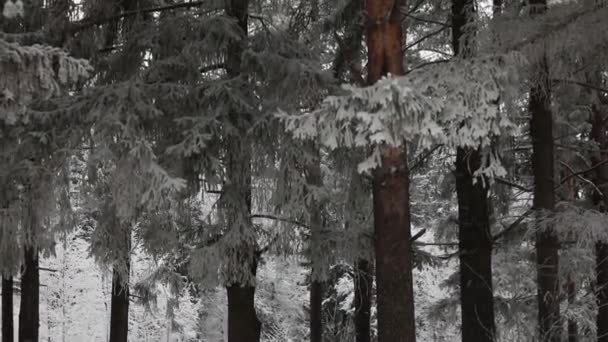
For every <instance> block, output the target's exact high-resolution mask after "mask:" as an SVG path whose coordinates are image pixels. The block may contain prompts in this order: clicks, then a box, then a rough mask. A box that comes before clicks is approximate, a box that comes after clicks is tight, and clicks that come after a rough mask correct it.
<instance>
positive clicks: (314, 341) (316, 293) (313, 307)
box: [310, 280, 323, 342]
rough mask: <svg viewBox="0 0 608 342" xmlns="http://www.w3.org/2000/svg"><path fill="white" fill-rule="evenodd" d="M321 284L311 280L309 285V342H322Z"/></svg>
mask: <svg viewBox="0 0 608 342" xmlns="http://www.w3.org/2000/svg"><path fill="white" fill-rule="evenodd" d="M322 304H323V283H322V282H321V281H318V280H313V281H312V283H311V284H310V341H311V342H322V341H323V307H322Z"/></svg>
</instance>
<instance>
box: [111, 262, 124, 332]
mask: <svg viewBox="0 0 608 342" xmlns="http://www.w3.org/2000/svg"><path fill="white" fill-rule="evenodd" d="M128 269H129V267H128V266H127V274H126V276H125V277H126V279H123V276H124V275H121V272H119V271H117V270H116V269H115V270H114V271H113V272H112V302H111V304H110V306H111V309H110V310H111V313H110V341H112V342H127V340H128V336H129V274H128Z"/></svg>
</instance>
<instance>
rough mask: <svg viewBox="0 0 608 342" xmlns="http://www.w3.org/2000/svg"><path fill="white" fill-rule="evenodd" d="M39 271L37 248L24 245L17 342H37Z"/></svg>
mask: <svg viewBox="0 0 608 342" xmlns="http://www.w3.org/2000/svg"><path fill="white" fill-rule="evenodd" d="M39 305H40V273H39V266H38V249H37V248H36V247H35V246H26V247H25V251H24V259H23V272H22V274H21V304H20V311H19V342H38V328H39V320H40V311H39V310H40V308H39Z"/></svg>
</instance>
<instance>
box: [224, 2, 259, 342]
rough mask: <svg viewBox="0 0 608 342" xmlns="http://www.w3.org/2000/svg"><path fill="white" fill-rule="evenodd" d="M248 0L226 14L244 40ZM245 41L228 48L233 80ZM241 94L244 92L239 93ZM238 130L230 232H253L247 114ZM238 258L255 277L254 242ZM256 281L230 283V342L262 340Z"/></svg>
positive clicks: (229, 190) (232, 153)
mask: <svg viewBox="0 0 608 342" xmlns="http://www.w3.org/2000/svg"><path fill="white" fill-rule="evenodd" d="M248 6H249V1H248V0H227V1H226V2H225V9H226V14H227V15H228V16H229V17H231V18H233V19H235V20H236V21H237V23H238V26H239V28H240V29H241V34H242V35H243V37H244V38H246V37H247V31H248V26H247V23H248ZM244 41H246V39H243V41H241V42H235V43H233V44H230V46H229V47H228V54H227V58H226V71H227V73H228V75H229V76H230V77H236V76H238V75H239V74H240V73H241V57H242V54H243V49H244V45H243V43H244ZM240 91H242V89H241V90H240ZM228 119H229V120H230V122H231V124H232V125H233V127H235V128H236V129H237V130H238V133H237V134H232V135H230V136H228V137H227V139H229V141H228V142H227V160H228V165H227V169H226V176H227V178H228V181H229V182H230V184H229V185H227V186H226V188H225V189H226V195H227V201H229V202H230V203H228V204H227V213H228V216H227V217H228V227H229V229H253V225H252V222H251V177H252V176H251V155H252V152H251V145H250V143H249V141H248V139H247V130H248V129H249V127H250V125H251V116H250V115H249V114H248V113H237V112H232V113H230V114H229V118H228ZM238 253H239V259H240V260H242V262H243V263H244V264H243V265H241V266H242V268H243V270H247V269H249V270H250V271H251V276H252V277H254V278H255V275H256V270H257V263H258V256H257V251H256V246H255V241H245V240H244V241H242V248H240V249H239V251H238ZM254 283H255V282H243V283H241V282H232V283H229V284H227V286H226V291H227V294H228V342H241V341H251V342H257V341H259V340H260V332H261V323H260V321H259V320H258V317H257V314H256V310H255V286H254V285H253V284H254Z"/></svg>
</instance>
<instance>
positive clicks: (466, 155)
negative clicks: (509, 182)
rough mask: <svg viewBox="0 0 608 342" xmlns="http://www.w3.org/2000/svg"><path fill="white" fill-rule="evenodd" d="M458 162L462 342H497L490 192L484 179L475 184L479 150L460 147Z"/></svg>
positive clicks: (457, 189)
mask: <svg viewBox="0 0 608 342" xmlns="http://www.w3.org/2000/svg"><path fill="white" fill-rule="evenodd" d="M456 159H457V161H456V193H457V197H458V225H459V230H458V239H459V240H458V246H459V250H460V253H459V258H460V305H461V316H462V317H461V318H462V341H480V342H482V341H493V340H494V335H495V326H494V294H493V291H492V236H491V232H490V220H489V212H490V208H489V198H488V190H487V188H486V187H484V186H483V184H482V181H481V180H477V183H476V184H473V175H472V170H475V168H476V167H479V153H478V151H474V150H471V149H461V148H459V149H458V151H457V157H456ZM471 163H476V165H471Z"/></svg>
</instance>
